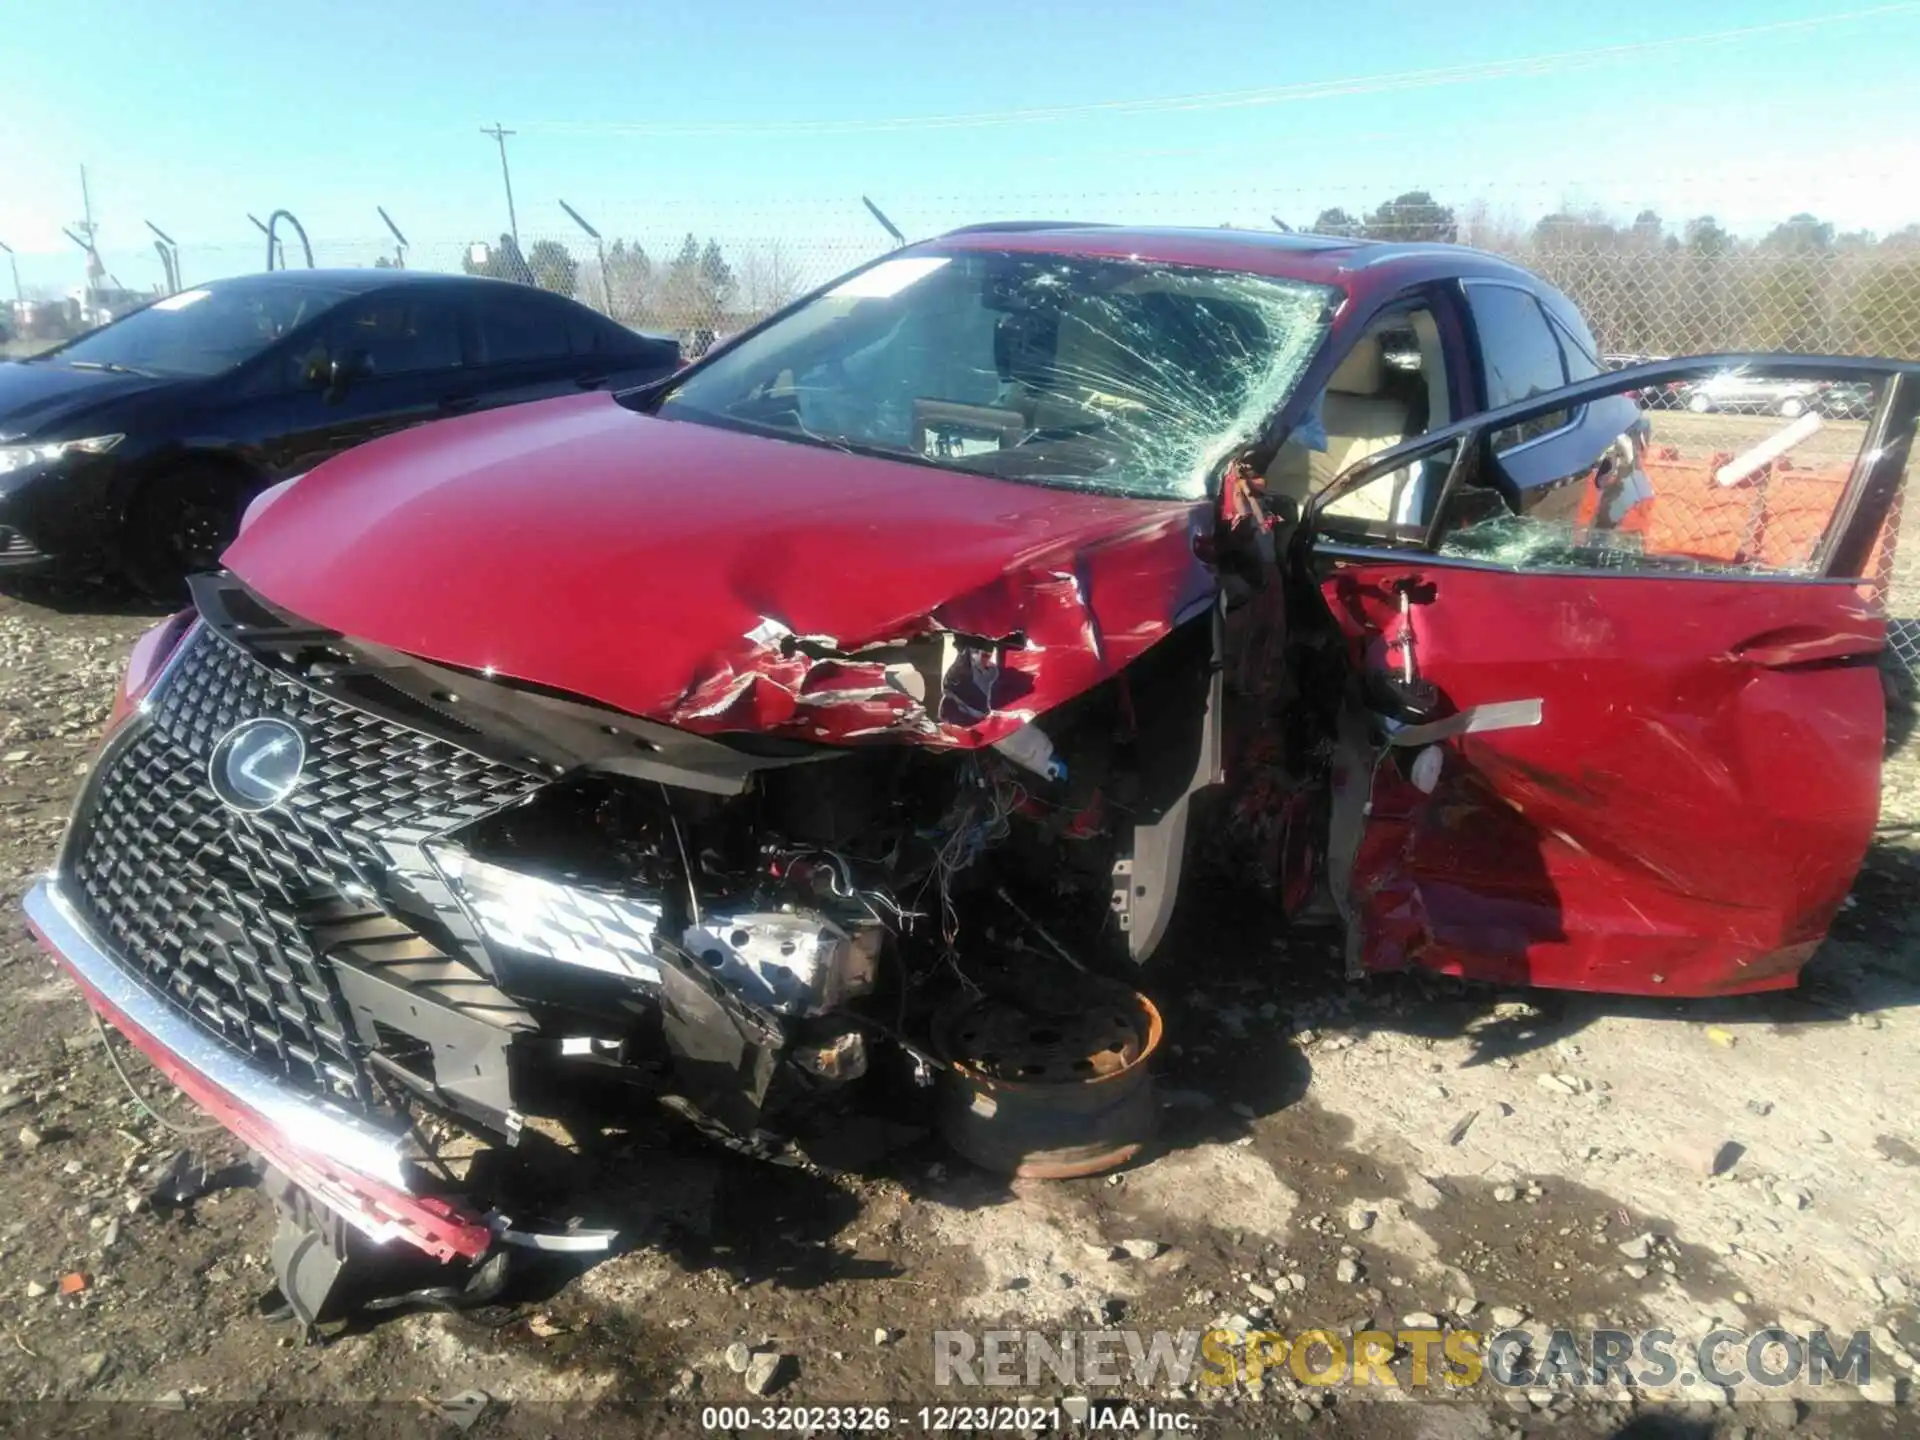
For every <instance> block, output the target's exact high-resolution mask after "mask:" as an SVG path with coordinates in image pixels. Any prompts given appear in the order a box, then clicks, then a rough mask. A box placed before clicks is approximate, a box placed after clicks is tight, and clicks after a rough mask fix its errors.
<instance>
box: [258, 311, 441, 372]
mask: <svg viewBox="0 0 1920 1440" xmlns="http://www.w3.org/2000/svg"><path fill="white" fill-rule="evenodd" d="M348 355H357V356H363V357H364V358H365V363H366V374H365V376H364V378H365V379H370V380H384V379H391V378H392V377H394V376H398V375H414V374H420V373H424V372H430V371H435V370H452V369H456V368H458V366H459V365H460V363H461V358H462V357H461V353H460V318H459V315H458V313H457V312H456V311H455V310H454V308H453V307H452V306H451V305H447V304H443V303H441V302H440V301H439V300H436V299H430V298H422V297H420V296H409V295H391V296H388V295H382V296H377V297H375V298H374V299H372V300H369V301H366V302H364V303H362V304H358V305H355V306H352V307H351V308H349V309H347V310H345V311H343V312H342V313H341V314H339V315H336V316H334V317H333V318H332V319H330V320H329V321H328V322H327V323H326V324H325V325H324V326H323V327H322V328H321V332H320V334H319V335H317V336H316V337H315V338H314V340H313V341H312V342H311V343H310V344H307V345H303V346H300V347H298V349H297V352H296V354H295V355H294V357H293V372H294V378H295V382H296V383H301V384H307V385H314V384H320V383H324V381H325V377H326V367H327V365H328V364H329V363H331V362H333V361H337V360H340V359H342V358H343V357H345V356H348Z"/></svg>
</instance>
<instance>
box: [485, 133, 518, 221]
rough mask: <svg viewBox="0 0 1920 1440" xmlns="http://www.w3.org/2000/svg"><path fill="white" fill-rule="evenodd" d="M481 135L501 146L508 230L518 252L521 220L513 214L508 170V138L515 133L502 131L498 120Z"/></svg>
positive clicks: (501, 172) (501, 165)
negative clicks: (491, 138) (488, 136)
mask: <svg viewBox="0 0 1920 1440" xmlns="http://www.w3.org/2000/svg"><path fill="white" fill-rule="evenodd" d="M480 133H481V134H482V135H491V136H492V137H493V138H494V139H495V140H496V141H498V142H499V145H500V178H501V179H502V180H503V181H505V182H506V186H507V228H508V229H509V230H511V231H512V232H513V248H514V249H516V250H518V249H519V248H520V219H519V217H518V216H517V215H515V214H514V213H513V174H512V172H511V171H509V170H508V169H507V137H508V136H509V135H511V134H513V133H514V132H513V131H511V130H503V129H501V128H500V122H499V121H498V120H496V121H494V122H493V128H492V129H491V130H489V129H488V128H487V127H486V126H484V125H482V126H481V127H480Z"/></svg>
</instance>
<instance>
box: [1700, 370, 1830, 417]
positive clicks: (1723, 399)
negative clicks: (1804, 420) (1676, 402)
mask: <svg viewBox="0 0 1920 1440" xmlns="http://www.w3.org/2000/svg"><path fill="white" fill-rule="evenodd" d="M1820 389H1821V387H1820V384H1819V383H1818V382H1817V381H1811V380H1775V379H1767V378H1765V377H1763V376H1757V375H1746V374H1742V373H1740V372H1739V371H1732V370H1730V371H1727V372H1725V373H1723V374H1720V375H1714V376H1710V377H1709V378H1707V379H1705V380H1702V381H1701V382H1700V383H1699V384H1697V385H1692V386H1689V387H1688V388H1687V389H1686V390H1685V391H1684V393H1683V396H1682V403H1683V404H1684V405H1685V406H1686V407H1687V409H1689V410H1691V411H1693V412H1694V413H1695V414H1696V415H1706V414H1709V413H1711V412H1714V411H1722V410H1724V411H1733V412H1745V413H1748V414H1761V415H1781V416H1784V417H1786V418H1787V419H1789V420H1792V419H1795V418H1797V417H1799V416H1801V415H1804V414H1806V413H1807V411H1808V410H1810V409H1812V408H1813V405H1814V401H1815V399H1816V397H1817V396H1818V395H1819V393H1820Z"/></svg>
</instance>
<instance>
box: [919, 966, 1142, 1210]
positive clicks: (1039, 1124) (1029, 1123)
mask: <svg viewBox="0 0 1920 1440" xmlns="http://www.w3.org/2000/svg"><path fill="white" fill-rule="evenodd" d="M933 1028H934V1043H935V1045H936V1046H937V1047H938V1049H939V1051H940V1053H941V1054H942V1055H943V1056H944V1057H945V1058H946V1060H947V1061H948V1068H947V1069H946V1070H944V1071H942V1072H941V1074H940V1078H939V1081H938V1102H937V1109H938V1116H939V1125H940V1132H941V1135H942V1137H943V1138H944V1139H945V1140H946V1141H947V1143H948V1144H949V1145H951V1146H952V1147H953V1148H954V1149H955V1150H957V1151H958V1152H959V1153H960V1154H962V1155H964V1156H965V1157H966V1158H967V1159H969V1160H971V1161H973V1163H974V1164H976V1165H979V1166H980V1167H982V1168H983V1169H986V1170H992V1171H997V1172H999V1173H1001V1174H1008V1175H1018V1176H1027V1177H1031V1178H1035V1179H1042V1180H1065V1179H1071V1178H1074V1177H1076V1176H1081V1175H1097V1174H1100V1173H1101V1172H1103V1171H1106V1170H1111V1169H1113V1168H1115V1167H1116V1166H1120V1165H1124V1164H1126V1163H1127V1162H1128V1161H1130V1160H1132V1159H1133V1158H1134V1157H1135V1156H1136V1155H1138V1154H1139V1153H1140V1150H1141V1148H1142V1147H1143V1146H1144V1145H1145V1144H1146V1143H1147V1141H1148V1140H1150V1139H1151V1138H1152V1136H1153V1132H1154V1128H1155V1125H1156V1123H1157V1121H1158V1118H1159V1107H1158V1104H1157V1102H1156V1101H1155V1098H1154V1092H1153V1078H1152V1072H1151V1068H1150V1064H1149V1062H1150V1061H1151V1060H1152V1058H1153V1055H1154V1052H1155V1051H1156V1050H1157V1049H1158V1048H1159V1046H1160V1038H1161V1034H1162V1029H1161V1021H1160V1012H1159V1011H1158V1010H1156V1009H1155V1008H1154V1006H1153V1002H1152V1001H1150V1000H1148V999H1147V998H1146V996H1144V995H1138V994H1135V993H1133V992H1132V991H1130V990H1127V989H1126V988H1125V987H1123V986H1120V985H1115V984H1113V983H1111V982H1092V983H1087V982H1083V983H1081V984H1079V985H1076V986H1073V987H1071V988H1065V989H1059V990H1057V991H1056V993H1055V994H1053V995H1050V996H1047V997H1045V998H1038V997H1034V996H1029V995H1023V996H1021V997H1019V998H1013V997H1008V996H999V995H994V996H980V997H977V998H975V999H972V1000H967V1001H963V1002H961V1003H959V1004H957V1005H954V1006H951V1007H949V1008H948V1009H947V1010H945V1011H944V1012H942V1013H941V1014H940V1015H938V1016H936V1017H935V1019H934V1027H933Z"/></svg>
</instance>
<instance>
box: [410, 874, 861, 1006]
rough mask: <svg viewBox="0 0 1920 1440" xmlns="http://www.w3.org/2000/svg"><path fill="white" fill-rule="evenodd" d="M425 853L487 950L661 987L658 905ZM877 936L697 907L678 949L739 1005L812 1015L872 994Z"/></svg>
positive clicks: (824, 921) (802, 915) (805, 917)
mask: <svg viewBox="0 0 1920 1440" xmlns="http://www.w3.org/2000/svg"><path fill="white" fill-rule="evenodd" d="M428 849H429V852H430V853H431V855H432V857H433V861H434V864H435V865H436V866H437V867H438V868H439V870H440V873H441V875H442V876H443V877H444V878H445V879H446V882H447V884H448V886H449V887H450V888H451V889H452V891H453V893H454V895H455V897H456V898H458V899H459V901H460V902H461V904H462V906H463V907H464V909H465V910H466V912H467V914H468V915H469V916H470V917H471V918H472V920H473V923H474V924H475V925H476V926H477V927H478V928H479V930H480V933H481V934H482V935H483V936H484V937H485V938H486V940H487V941H488V942H489V943H490V944H494V945H499V946H503V947H505V948H507V949H510V950H514V951H518V952H519V953H521V954H524V955H531V956H537V957H539V958H541V959H546V960H552V961H555V962H557V963H559V964H562V965H575V966H579V967H580V968H582V969H586V970H594V971H598V972H600V973H602V974H607V975H615V976H620V977H622V978H625V979H629V980H633V981H637V982H639V983H641V984H645V985H649V986H656V985H658V984H659V983H660V965H661V961H660V955H659V935H660V925H661V921H662V919H663V918H664V915H665V906H664V905H663V904H662V902H661V901H660V900H659V899H657V898H650V897H648V896H646V895H644V894H635V893H632V892H629V891H623V890H610V889H603V888H599V887H592V886H585V885H578V884H572V883H568V882H566V881H560V880H549V879H546V878H544V877H542V876H538V875H529V874H527V873H526V872H524V871H520V870H513V869H509V868H507V867H506V866H504V865H496V864H493V863H492V862H490V861H487V860H482V859H479V858H477V857H476V856H473V855H471V854H468V853H467V852H466V851H464V850H460V849H458V848H456V847H453V846H449V845H432V846H429V847H428ZM883 934H884V932H883V931H882V929H881V927H880V926H879V925H877V924H870V923H858V922H856V923H853V924H852V925H850V926H843V925H840V924H838V923H836V922H835V921H834V920H833V919H831V918H829V917H828V916H827V915H825V914H824V913H822V912H820V911H817V910H812V909H795V910H726V909H719V910H703V911H702V913H701V918H700V919H699V920H698V921H696V922H694V923H693V924H691V925H689V926H687V927H686V929H685V930H684V931H683V933H682V934H681V936H680V942H679V948H680V949H681V950H682V951H684V952H685V953H687V954H688V955H690V956H692V957H693V958H694V959H696V960H697V961H699V962H700V963H701V964H702V965H703V966H705V967H706V969H707V970H708V971H709V973H711V974H712V975H713V976H714V977H715V978H716V979H717V980H719V981H720V983H721V984H723V985H725V986H726V987H727V988H728V989H730V990H732V991H734V992H735V993H736V994H738V995H739V996H740V997H741V998H742V999H743V1000H746V1001H749V1002H750V1003H752V1004H755V1005H758V1006H760V1007H762V1008H763V1009H767V1010H772V1011H774V1012H776V1013H778V1014H782V1015H800V1016H812V1015H821V1014H824V1013H826V1012H827V1011H829V1010H833V1009H835V1008H837V1007H838V1006H839V1005H841V1004H842V1003H844V1002H845V1001H847V1000H849V999H852V998H853V997H855V996H857V995H864V994H866V993H867V992H868V991H869V990H871V989H872V988H873V983H874V972H875V969H876V966H877V963H878V960H879V953H880V944H881V940H882V937H883Z"/></svg>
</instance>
